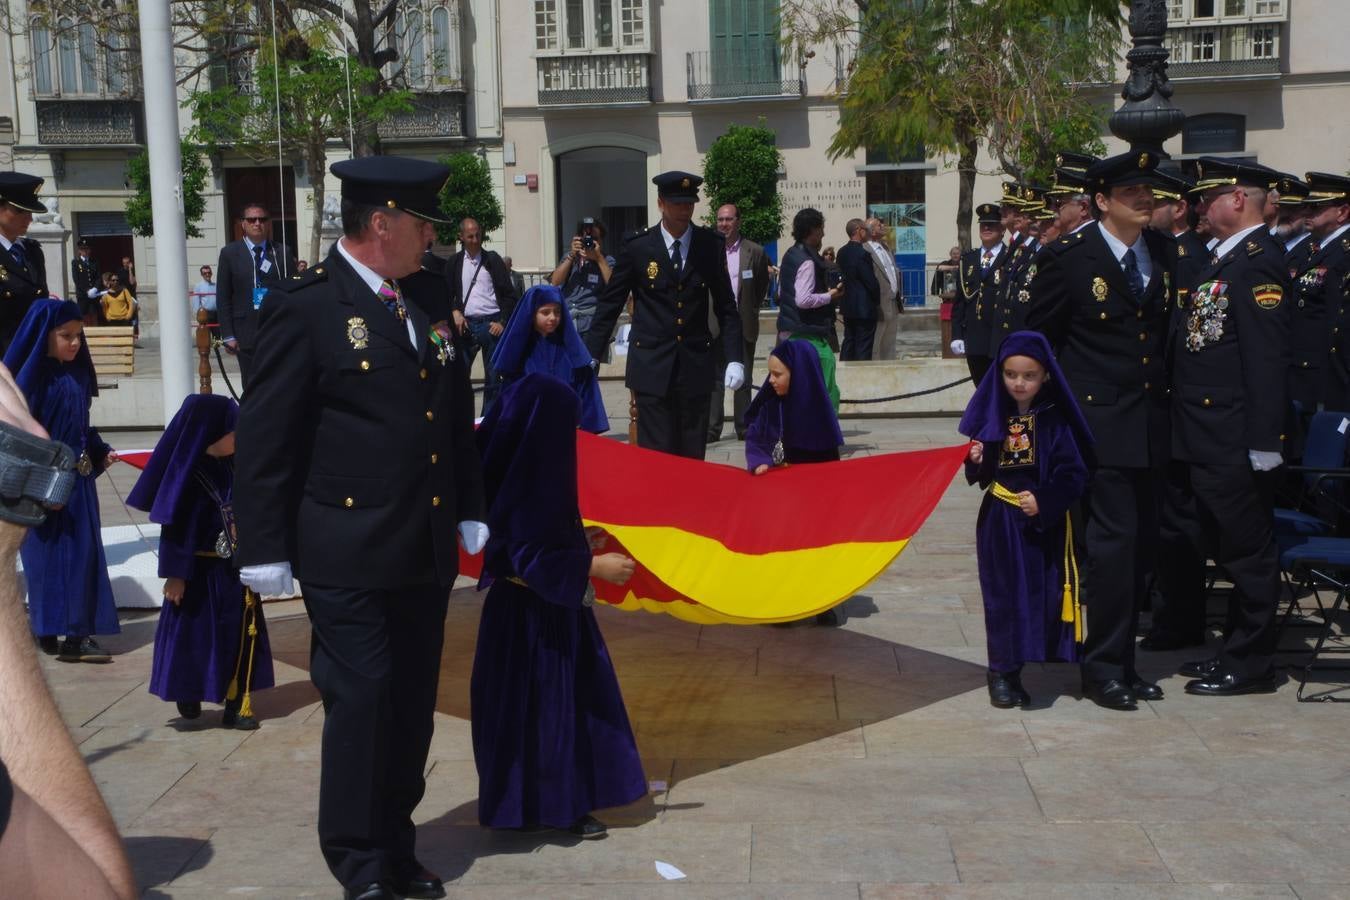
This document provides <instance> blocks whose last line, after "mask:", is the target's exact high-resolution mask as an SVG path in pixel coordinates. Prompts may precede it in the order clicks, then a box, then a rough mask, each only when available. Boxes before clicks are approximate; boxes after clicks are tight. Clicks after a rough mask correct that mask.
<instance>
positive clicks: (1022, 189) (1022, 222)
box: [989, 185, 1047, 357]
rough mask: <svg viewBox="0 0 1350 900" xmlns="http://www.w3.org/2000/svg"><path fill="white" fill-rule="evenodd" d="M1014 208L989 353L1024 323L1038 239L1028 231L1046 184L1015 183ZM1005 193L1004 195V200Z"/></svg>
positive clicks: (995, 352)
mask: <svg viewBox="0 0 1350 900" xmlns="http://www.w3.org/2000/svg"><path fill="white" fill-rule="evenodd" d="M1014 187H1015V189H1016V191H1017V194H1016V197H1015V199H1016V208H1015V212H1014V214H1013V217H1012V221H1013V226H1014V228H1015V229H1016V230H1015V231H1014V233H1013V236H1012V239H1011V240H1010V241H1009V243H1008V251H1009V252H1008V262H1007V264H1006V265H1004V267H1003V271H1002V272H1000V273H999V284H998V290H997V291H996V292H995V296H996V297H997V301H996V303H995V307H994V322H993V327H992V334H993V337H992V338H991V340H990V342H989V343H990V356H991V357H997V356H998V346H999V344H1001V343H1003V339H1004V338H1005V337H1007V336H1008V335H1010V334H1012V333H1013V332H1014V331H1021V330H1022V329H1023V328H1025V327H1026V319H1027V310H1028V309H1029V308H1030V302H1031V279H1032V278H1034V277H1035V274H1036V267H1035V264H1034V260H1035V257H1036V254H1037V252H1039V250H1040V243H1039V242H1038V241H1037V240H1036V237H1035V235H1033V234H1032V233H1031V223H1032V222H1033V221H1034V220H1035V217H1036V216H1037V215H1038V214H1039V213H1040V212H1041V210H1043V209H1045V202H1044V201H1045V194H1046V190H1047V189H1046V188H1040V187H1034V186H1031V185H1016V186H1014ZM1007 200H1008V197H1007V196H1006V195H1005V197H1004V202H1005V203H1006V202H1007Z"/></svg>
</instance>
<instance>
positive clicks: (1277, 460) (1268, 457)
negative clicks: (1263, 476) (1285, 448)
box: [1247, 450, 1284, 472]
mask: <svg viewBox="0 0 1350 900" xmlns="http://www.w3.org/2000/svg"><path fill="white" fill-rule="evenodd" d="M1247 458H1248V459H1250V460H1251V461H1252V468H1253V469H1254V470H1256V471H1257V472H1269V471H1270V470H1271V469H1278V468H1279V467H1280V466H1282V465H1284V457H1283V456H1281V455H1280V454H1279V453H1278V452H1277V451H1275V450H1248V451H1247Z"/></svg>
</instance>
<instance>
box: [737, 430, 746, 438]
mask: <svg viewBox="0 0 1350 900" xmlns="http://www.w3.org/2000/svg"><path fill="white" fill-rule="evenodd" d="M736 440H738V441H743V440H745V432H744V431H742V430H740V429H737V430H736Z"/></svg>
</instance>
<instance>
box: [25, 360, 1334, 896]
mask: <svg viewBox="0 0 1350 900" xmlns="http://www.w3.org/2000/svg"><path fill="white" fill-rule="evenodd" d="M606 395H607V402H608V406H609V409H610V410H612V411H619V410H626V404H621V403H620V397H619V394H618V389H617V386H615V385H607V387H606ZM614 425H615V429H616V432H619V433H622V431H623V430H624V429H625V428H626V425H627V422H626V420H623V419H621V418H617V417H616V419H615V422H614ZM844 425H845V435H846V437H847V441H848V449H849V452H851V453H853V454H869V453H880V452H890V451H898V450H909V449H919V448H925V447H934V446H941V445H946V444H950V443H954V442H956V441H957V440H958V438H957V436H956V434H955V431H954V427H955V420H954V419H950V418H945V419H940V418H932V419H886V420H849V421H846V422H845V423H844ZM727 431H728V433H729V432H730V425H728V427H727ZM110 437H112V438H113V443H114V444H115V445H118V446H123V447H136V446H150V445H151V444H152V443H153V440H154V435H150V434H144V433H140V434H136V433H129V434H112V435H110ZM740 454H741V446H740V445H739V444H737V443H735V442H734V441H726V442H722V443H720V444H717V445H714V447H713V448H712V451H711V453H710V457H711V458H712V459H714V460H716V461H719V462H733V463H736V464H739V462H740ZM134 479H135V472H134V471H132V470H131V469H129V468H128V467H126V466H119V467H116V469H115V471H114V472H113V474H112V477H111V478H106V479H101V487H100V490H101V498H102V500H103V504H104V511H105V524H107V525H110V526H111V525H119V524H128V523H132V522H138V521H144V519H143V517H141V516H140V514H139V513H131V512H128V511H127V510H126V509H125V507H123V506H122V504H121V499H120V498H121V497H122V496H124V495H125V493H126V491H127V490H128V489H129V487H130V485H131V483H132V482H133V481H134ZM979 500H980V495H979V492H978V491H977V490H975V489H973V488H969V487H967V486H966V485H965V484H964V480H963V479H958V480H957V481H955V482H954V483H953V484H952V486H951V488H950V489H949V490H948V491H947V493H946V495H945V497H944V498H943V500H942V502H941V504H940V505H939V507H938V509H937V511H936V513H935V514H934V515H933V516H932V518H931V519H930V520H929V521H928V523H927V524H926V525H925V526H924V528H923V529H922V530H921V531H920V532H919V534H918V536H917V538H916V539H915V540H914V541H913V543H912V544H911V546H910V547H909V548H908V549H907V550H906V551H905V552H904V553H903V554H902V555H901V557H900V558H899V559H898V560H896V562H895V563H894V564H893V565H892V566H891V567H890V568H889V569H888V570H887V571H886V572H885V573H884V574H883V575H882V576H881V577H880V578H879V579H877V580H876V581H875V582H874V583H873V584H871V585H870V586H868V587H867V588H866V589H865V590H864V591H863V592H862V593H861V594H859V595H858V596H855V597H853V598H851V599H850V600H848V601H847V603H846V604H845V610H846V612H847V621H846V623H845V624H844V625H843V626H842V627H840V628H823V627H818V626H816V625H813V624H812V625H799V626H794V627H789V628H770V627H733V626H721V627H704V628H699V627H696V626H693V625H688V624H685V623H683V622H679V621H676V620H675V619H672V618H669V617H667V616H664V615H651V614H647V613H625V612H619V611H616V610H613V609H601V610H598V616H599V619H600V623H601V628H602V629H603V631H604V633H605V636H606V639H607V641H608V643H609V647H610V651H611V653H612V654H613V657H614V661H615V664H616V667H617V669H618V674H619V679H620V682H621V684H622V687H623V692H624V696H625V698H626V700H627V703H628V709H629V713H630V715H631V717H632V720H633V723H634V726H635V728H636V732H637V739H638V744H639V746H640V748H641V751H642V755H643V760H644V764H645V767H646V772H647V777H648V779H649V780H650V783H651V792H650V794H649V795H648V796H647V797H646V798H645V799H644V800H642V801H641V802H639V803H636V804H633V805H632V806H629V807H625V808H622V809H615V810H608V811H604V812H602V813H601V817H602V818H603V819H604V820H605V821H607V822H608V823H609V824H610V825H611V830H610V833H609V836H608V838H607V839H605V840H601V841H595V842H587V843H577V842H575V841H572V840H558V839H551V838H548V837H541V836H538V835H534V836H524V835H520V834H515V833H498V832H491V831H486V830H483V829H481V828H479V827H478V825H477V823H476V819H475V797H476V789H477V783H476V778H475V774H474V766H473V757H472V752H471V746H470V737H469V722H468V715H469V709H468V679H469V671H470V666H471V663H472V653H473V646H474V638H475V633H476V629H477V621H478V609H479V600H480V598H479V596H478V595H477V594H475V592H474V591H473V590H472V588H471V587H470V586H468V585H467V583H465V582H462V581H461V585H460V586H459V587H458V588H457V589H456V590H455V592H454V594H453V596H452V598H451V604H450V614H449V618H448V621H447V622H446V644H445V655H444V662H443V664H442V669H441V683H440V700H439V704H438V712H437V715H436V736H435V740H434V742H433V745H432V749H431V758H430V760H429V762H428V779H427V794H426V798H425V799H424V800H423V802H422V805H421V807H420V808H419V809H418V812H417V819H418V822H419V823H420V824H421V828H420V830H419V855H420V857H421V859H422V860H423V861H424V862H425V863H426V864H427V865H428V866H430V867H431V868H432V869H434V870H436V871H437V872H439V873H440V874H441V875H443V876H444V877H445V879H446V880H447V882H448V887H449V892H450V896H451V897H463V898H514V897H549V898H571V897H639V898H646V897H652V898H664V897H729V898H740V897H753V898H780V897H782V898H883V897H921V898H970V900H977V898H978V900H985V898H990V900H992V898H1025V900H1039V898H1053V900H1060V898H1063V900H1069V898H1081V897H1109V898H1119V900H1126V898H1129V900H1133V898H1177V900H1198V898H1211V897H1223V898H1258V897H1260V898H1265V897H1299V898H1303V900H1333V898H1350V867H1348V866H1347V863H1346V861H1347V859H1350V827H1348V826H1350V797H1348V796H1347V795H1348V794H1350V788H1347V784H1350V779H1347V775H1350V771H1348V770H1350V756H1348V755H1347V753H1346V748H1347V746H1348V745H1350V718H1348V716H1350V713H1348V712H1347V710H1346V709H1345V708H1344V707H1341V706H1339V705H1335V704H1329V703H1297V702H1295V698H1294V685H1293V684H1292V683H1290V684H1286V685H1285V686H1284V687H1282V688H1281V690H1280V692H1279V693H1278V694H1276V695H1274V696H1256V697H1237V698H1197V697H1190V696H1187V695H1186V694H1184V693H1183V692H1182V684H1183V681H1184V679H1182V678H1181V677H1179V676H1177V675H1176V674H1174V673H1175V669H1176V666H1177V664H1178V663H1179V662H1181V661H1182V660H1183V659H1185V658H1188V657H1191V656H1194V655H1195V654H1194V651H1192V652H1191V653H1181V654H1178V653H1168V654H1142V655H1141V666H1140V668H1141V672H1142V674H1144V675H1145V676H1146V677H1153V678H1158V679H1160V680H1161V684H1162V686H1163V687H1164V689H1165V690H1166V692H1167V699H1165V700H1163V701H1161V702H1157V703H1147V704H1142V705H1141V706H1140V708H1139V710H1138V711H1137V712H1132V713H1120V712H1108V711H1106V710H1102V709H1099V708H1098V707H1096V706H1094V705H1092V704H1091V703H1088V702H1085V701H1081V700H1079V699H1077V694H1076V689H1077V681H1078V676H1077V672H1076V670H1075V669H1074V668H1072V667H1069V666H1064V665H1047V666H1032V667H1029V668H1028V671H1027V673H1026V683H1027V687H1028V688H1029V690H1030V691H1031V693H1032V695H1033V696H1034V698H1035V701H1036V702H1035V704H1034V706H1033V707H1032V708H1030V709H1027V710H1024V711H1001V710H995V709H993V708H991V707H990V706H989V703H988V700H987V696H986V692H985V686H984V667H983V661H984V620H983V616H982V613H981V604H980V592H979V586H978V583H977V581H976V575H975V559H974V540H973V538H974V520H975V512H976V509H977V507H978V504H979ZM821 502H822V503H828V502H829V498H827V497H825V498H821ZM266 612H267V618H268V624H269V629H270V632H271V638H272V646H273V649H274V651H275V658H276V669H277V681H278V686H277V687H276V688H275V689H273V690H269V691H265V692H262V693H259V694H258V695H256V696H255V698H254V704H255V708H256V709H257V711H258V714H259V716H260V718H261V720H262V728H261V729H260V730H258V731H255V732H242V731H226V730H223V729H221V728H219V727H217V722H218V719H219V713H218V711H216V710H213V709H212V710H208V711H207V712H206V713H204V715H203V717H202V719H201V720H199V721H198V722H197V723H184V722H181V721H179V720H178V719H176V713H175V710H174V708H173V706H172V705H171V704H168V703H164V702H162V701H160V700H158V699H157V698H155V697H152V696H150V695H149V694H148V693H147V691H146V682H147V678H148V675H149V669H150V658H151V644H152V641H153V637H154V629H155V615H154V613H153V612H148V611H128V612H127V613H126V614H125V615H124V622H123V632H122V634H121V635H118V636H116V637H110V638H108V639H106V641H105V644H106V645H107V646H109V647H110V648H111V649H112V650H113V651H114V653H115V654H116V657H115V661H114V662H113V663H112V664H111V665H107V666H101V667H98V666H89V665H68V664H61V663H58V662H55V661H52V660H50V659H45V658H44V668H45V670H46V672H47V675H48V677H49V678H50V680H51V682H52V684H53V686H54V689H55V691H56V694H57V697H58V700H59V702H60V704H61V708H62V710H63V711H64V714H65V716H66V719H67V721H68V723H69V725H70V728H71V729H72V731H73V732H74V734H75V737H76V740H77V741H78V742H79V744H80V747H81V749H82V751H83V752H84V755H85V758H86V759H87V760H88V762H89V764H90V766H91V767H92V769H93V771H94V774H95V776H96V778H97V780H98V783H99V785H100V787H101V788H102V790H103V792H104V795H105V797H106V798H107V800H108V802H109V803H110V804H111V806H112V810H113V813H114V815H115V816H116V818H117V821H118V823H119V824H120V825H121V827H122V829H123V832H124V834H125V835H126V838H127V844H128V848H129V850H130V852H131V855H132V858H133V860H134V862H135V866H136V869H137V872H138V874H139V876H140V880H141V883H142V884H143V885H144V886H145V888H146V891H147V896H171V897H175V898H194V900H195V898H219V897H227V896H229V897H233V896H246V897H267V898H289V897H336V896H339V895H340V891H339V889H338V888H337V886H336V884H335V883H334V882H333V881H332V879H331V877H330V876H329V874H328V871H327V869H326V868H325V866H324V863H323V860H322V858H321V857H320V854H319V850H318V844H317V839H316V836H315V832H314V820H315V814H316V806H317V800H318V777H319V737H320V731H321V727H322V723H323V711H322V710H321V709H320V707H319V704H318V698H317V695H316V693H315V691H314V689H313V687H312V686H311V685H310V683H309V675H308V671H307V666H308V647H309V634H308V628H307V625H306V620H305V617H304V611H303V609H302V607H301V605H300V603H299V602H296V601H289V602H281V603H274V604H269V605H268V606H267V610H266ZM1343 854H1344V855H1343ZM657 861H661V862H664V863H669V864H671V865H673V866H676V867H678V869H679V870H680V871H682V872H683V873H684V874H685V876H686V878H685V879H683V880H681V881H665V880H663V879H662V877H661V876H660V875H659V874H658V871H657V866H656V863H657ZM2 893H3V890H2V889H0V894H2Z"/></svg>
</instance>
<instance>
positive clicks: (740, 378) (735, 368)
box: [722, 362, 745, 391]
mask: <svg viewBox="0 0 1350 900" xmlns="http://www.w3.org/2000/svg"><path fill="white" fill-rule="evenodd" d="M722 383H723V384H724V385H726V388H727V390H729V391H738V390H740V388H741V385H743V384H745V366H743V365H741V364H740V363H738V362H733V363H727V375H726V378H725V379H723V381H722Z"/></svg>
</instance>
